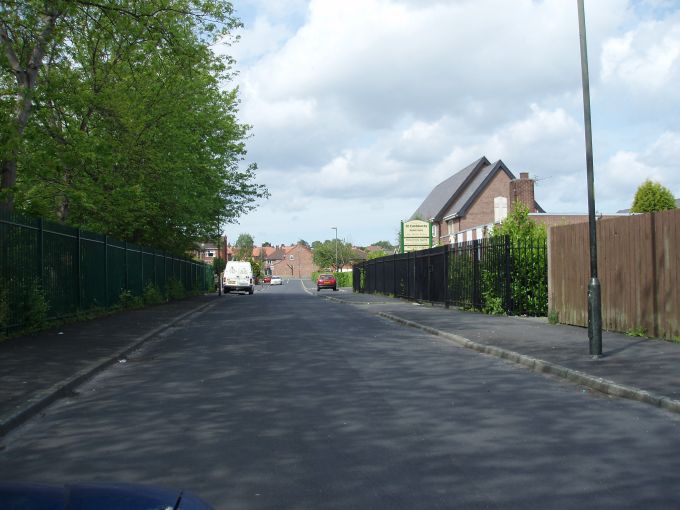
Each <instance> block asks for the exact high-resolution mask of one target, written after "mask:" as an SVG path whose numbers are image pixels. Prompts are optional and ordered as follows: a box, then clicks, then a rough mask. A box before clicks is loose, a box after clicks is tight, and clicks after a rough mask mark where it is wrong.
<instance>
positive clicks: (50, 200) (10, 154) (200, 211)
mask: <svg viewBox="0 0 680 510" xmlns="http://www.w3.org/2000/svg"><path fill="white" fill-rule="evenodd" d="M46 6H47V7H46ZM50 16H53V17H54V19H55V21H54V27H53V30H52V32H49V30H48V27H47V26H44V27H43V25H44V24H45V23H47V22H48V20H49V19H51V18H50ZM238 26H240V23H239V22H238V21H237V20H236V19H235V18H234V17H233V16H232V7H231V4H230V3H228V2H225V1H222V0H206V1H202V2H197V1H195V0H148V1H145V2H139V1H136V0H100V1H98V2H90V1H88V0H53V1H50V2H45V1H37V0H14V1H13V2H11V3H9V2H3V4H2V7H0V42H1V43H2V46H3V49H4V50H5V51H4V53H3V54H2V55H0V88H2V89H3V91H5V90H8V91H10V93H7V94H6V95H5V94H3V95H1V96H0V114H1V115H2V119H0V120H2V121H3V122H0V126H1V127H0V149H2V150H1V151H0V153H1V154H2V158H3V161H2V168H3V176H2V183H1V185H0V188H2V191H3V193H4V196H5V200H4V204H5V207H6V208H7V207H12V206H13V205H14V208H16V209H18V210H20V211H23V212H27V213H32V214H39V215H41V216H45V217H48V218H52V219H56V220H58V221H61V222H63V223H68V224H71V225H74V226H79V227H83V228H87V229H90V230H96V231H99V232H101V233H106V234H109V235H114V236H116V237H119V238H121V239H124V240H127V241H132V242H135V243H138V244H149V245H153V246H156V247H158V248H162V249H166V250H168V251H173V252H182V251H184V250H186V249H188V248H190V246H191V245H192V244H193V242H195V241H197V240H200V239H206V238H210V237H214V236H215V235H216V234H217V233H218V232H219V225H218V223H219V222H218V221H216V218H221V222H231V221H234V219H235V218H237V217H238V216H239V215H241V214H243V213H245V212H247V211H249V210H251V209H252V208H253V206H252V202H253V201H254V200H255V199H256V198H258V197H265V196H267V191H266V189H264V188H262V187H260V186H257V185H255V184H254V183H253V179H254V175H255V170H256V166H255V165H250V166H247V167H246V168H245V169H243V167H244V165H243V159H244V157H245V154H246V152H245V144H244V140H245V138H247V136H248V129H249V127H248V126H246V125H243V124H239V123H238V121H237V120H236V114H237V104H238V97H237V92H236V90H235V89H234V90H229V88H228V87H225V85H226V83H227V82H228V81H229V80H230V78H231V71H230V69H231V66H232V64H233V62H232V61H231V59H230V58H228V57H224V58H222V57H217V56H216V55H215V54H214V53H213V52H212V51H211V49H210V46H209V43H210V42H211V41H213V40H214V39H215V38H216V37H222V36H225V37H229V33H230V31H231V30H233V29H235V28H236V27H238ZM41 27H43V28H44V30H43V31H42V32H41V30H42V28H41ZM43 32H45V33H48V32H49V34H50V37H51V39H50V40H49V41H50V42H49V44H48V45H47V46H45V44H44V43H43V42H41V39H40V37H39V35H40V34H42V33H43ZM43 46H45V48H46V49H45V50H44V52H43V58H42V60H40V62H38V61H35V62H33V61H31V60H30V59H31V58H32V57H31V55H34V54H35V53H36V51H37V52H38V53H40V51H38V50H36V48H38V49H40V48H42V47H43ZM12 52H14V54H16V55H17V57H16V59H15V58H13V57H12V54H13V53H12ZM17 52H18V53H17ZM3 57H4V58H3ZM15 60H19V63H20V64H21V65H23V66H24V67H25V68H26V69H28V68H29V67H30V70H31V71H33V70H35V69H36V68H37V71H36V72H37V73H38V74H37V75H36V77H35V79H32V78H31V79H30V80H29V81H28V86H29V88H30V90H29V89H25V87H24V88H22V86H21V84H20V83H19V81H18V80H19V78H20V77H22V76H23V75H21V72H22V71H21V69H20V67H21V66H19V68H18V67H17V66H16V65H13V64H12V63H13V62H14V61H15ZM24 74H25V73H24ZM20 75H21V76H20ZM12 77H16V80H14V81H16V82H17V83H16V84H14V82H13V81H12V79H13V78H12ZM15 97H16V98H19V99H14V98H15ZM10 98H11V99H10ZM22 98H23V99H22ZM19 106H22V107H24V110H22V111H24V117H21V118H19V117H17V116H16V115H15V112H17V111H18V110H19ZM17 119H19V120H20V121H21V122H19V120H17ZM17 147H18V148H20V149H21V150H19V149H18V148H17ZM15 149H16V150H15ZM12 169H13V171H12Z"/></svg>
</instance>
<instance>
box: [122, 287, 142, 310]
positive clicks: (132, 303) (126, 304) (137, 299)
mask: <svg viewBox="0 0 680 510" xmlns="http://www.w3.org/2000/svg"><path fill="white" fill-rule="evenodd" d="M118 302H119V303H120V306H122V307H123V308H141V307H142V306H144V302H143V300H142V298H141V296H135V295H134V294H133V293H132V291H131V290H124V291H123V292H121V293H120V295H119V296H118Z"/></svg>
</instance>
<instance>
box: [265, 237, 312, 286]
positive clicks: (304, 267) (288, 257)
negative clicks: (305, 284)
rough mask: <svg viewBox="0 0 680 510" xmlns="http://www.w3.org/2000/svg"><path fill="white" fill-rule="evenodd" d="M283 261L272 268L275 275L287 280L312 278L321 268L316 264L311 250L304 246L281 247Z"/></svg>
mask: <svg viewBox="0 0 680 510" xmlns="http://www.w3.org/2000/svg"><path fill="white" fill-rule="evenodd" d="M280 250H281V251H282V253H283V257H284V258H283V259H282V260H279V261H278V262H277V263H276V264H274V265H272V266H271V271H272V273H271V274H273V275H276V276H281V277H287V278H311V277H312V273H313V272H314V271H318V270H319V268H318V267H317V266H316V264H314V255H313V253H312V250H311V248H309V247H308V246H305V245H304V244H295V245H292V246H281V247H280Z"/></svg>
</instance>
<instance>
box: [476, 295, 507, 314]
mask: <svg viewBox="0 0 680 510" xmlns="http://www.w3.org/2000/svg"><path fill="white" fill-rule="evenodd" d="M482 311H483V312H484V313H487V314H489V315H505V308H504V307H503V300H502V299H501V298H500V297H498V296H496V295H494V294H493V293H487V294H484V305H483V306H482Z"/></svg>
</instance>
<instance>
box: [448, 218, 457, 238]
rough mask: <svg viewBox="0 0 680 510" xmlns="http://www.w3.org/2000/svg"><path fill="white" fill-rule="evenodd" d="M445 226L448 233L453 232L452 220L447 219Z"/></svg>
mask: <svg viewBox="0 0 680 510" xmlns="http://www.w3.org/2000/svg"><path fill="white" fill-rule="evenodd" d="M446 228H447V230H448V234H449V235H451V234H453V233H455V226H454V224H453V220H448V221H447V222H446Z"/></svg>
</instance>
